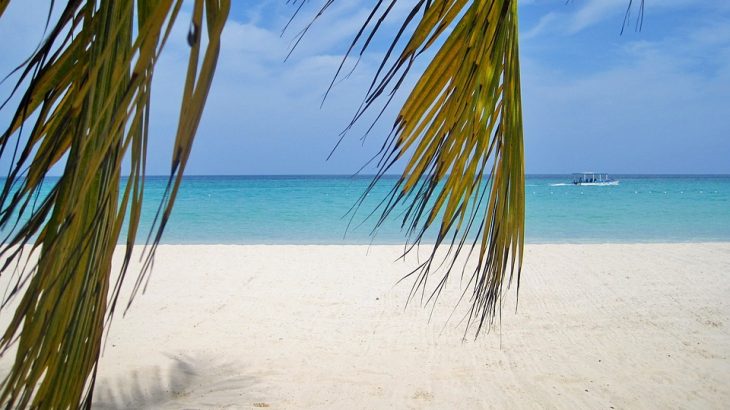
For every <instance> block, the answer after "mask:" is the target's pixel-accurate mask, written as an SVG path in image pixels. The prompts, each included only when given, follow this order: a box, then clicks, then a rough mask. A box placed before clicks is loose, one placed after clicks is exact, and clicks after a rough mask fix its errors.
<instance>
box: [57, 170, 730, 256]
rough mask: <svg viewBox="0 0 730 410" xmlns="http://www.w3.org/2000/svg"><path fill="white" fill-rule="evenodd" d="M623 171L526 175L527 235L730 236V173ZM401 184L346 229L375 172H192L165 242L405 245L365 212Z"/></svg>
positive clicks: (159, 184)
mask: <svg viewBox="0 0 730 410" xmlns="http://www.w3.org/2000/svg"><path fill="white" fill-rule="evenodd" d="M615 177H616V178H617V179H619V180H620V181H621V182H620V185H618V186H584V187H580V186H573V185H572V184H570V183H569V182H570V180H571V178H570V176H556V175H549V176H537V175H536V176H528V178H527V181H526V187H525V194H526V240H527V242H531V243H546V242H547V243H561V242H581V243H586V242H587V243H595V242H701V241H728V240H730V176H636V175H623V176H621V175H619V176H615ZM394 181H395V179H393V178H386V179H385V180H383V181H382V182H381V183H380V184H379V185H377V186H376V188H375V189H374V190H373V191H372V192H371V193H370V194H369V197H368V198H367V200H366V202H365V204H364V205H363V207H361V209H360V211H359V212H358V213H357V214H356V215H355V218H354V219H353V223H352V224H351V225H350V228H349V229H347V226H348V222H350V216H351V214H348V211H349V210H350V208H351V207H352V205H353V204H354V203H355V202H356V201H357V199H358V197H359V196H360V195H361V194H362V193H363V191H364V190H365V188H366V187H367V185H368V183H369V182H370V178H369V177H354V178H353V177H341V176H190V177H186V178H185V180H184V181H183V184H182V186H181V191H180V194H179V196H178V199H177V202H176V205H175V209H174V212H173V215H172V220H171V222H170V223H169V225H168V227H167V229H166V231H165V235H164V236H163V243H172V244H176V243H224V244H234V243H235V244H239V243H241V244H246V243H272V244H302V243H311V244H315V243H316V244H341V243H370V242H371V241H372V242H373V243H401V242H403V241H404V239H405V235H404V233H403V232H402V231H401V230H400V225H399V221H398V220H397V218H391V219H390V220H389V221H387V222H386V223H385V224H384V225H383V226H382V227H381V228H380V229H379V230H378V232H377V235H376V236H374V237H373V236H371V230H372V227H373V226H374V222H375V219H374V218H370V219H367V218H366V217H367V214H368V213H369V212H370V211H371V210H372V209H373V208H374V207H375V206H376V205H377V203H378V202H379V201H380V200H381V199H382V198H383V197H384V196H385V195H386V194H387V192H388V190H389V189H390V187H391V186H392V184H393V183H394ZM49 182H50V183H49V184H47V185H48V187H50V186H51V183H52V182H53V181H49ZM166 182H167V179H166V177H150V178H148V180H147V181H146V192H145V195H146V197H145V198H146V201H147V202H146V204H145V206H144V211H143V218H142V220H143V222H142V224H143V226H142V229H141V230H140V232H144V233H146V232H147V230H148V229H149V224H150V222H151V220H152V218H153V217H154V214H155V211H156V210H157V204H158V201H159V198H161V195H162V193H163V191H164V188H165V184H166ZM145 238H146V235H140V238H138V242H144V239H145ZM429 238H432V236H431V237H429Z"/></svg>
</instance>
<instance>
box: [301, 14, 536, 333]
mask: <svg viewBox="0 0 730 410" xmlns="http://www.w3.org/2000/svg"><path fill="white" fill-rule="evenodd" d="M397 1H398V0H378V1H377V2H376V4H375V5H374V7H373V10H372V12H371V13H370V15H369V16H368V18H367V20H366V22H365V24H364V25H363V27H362V28H361V29H360V31H359V32H358V33H357V35H356V37H355V39H354V41H353V42H352V44H351V45H350V48H349V50H348V52H347V55H346V57H345V59H343V65H344V62H345V60H346V59H347V58H348V57H349V56H350V55H351V54H353V53H355V52H357V48H358V47H359V53H360V55H362V53H363V52H364V51H365V50H366V49H367V48H368V46H369V45H370V44H372V41H373V38H374V36H375V34H376V32H378V30H379V29H380V28H381V26H382V23H383V21H384V20H385V19H386V17H388V15H389V13H390V12H391V11H392V10H393V7H394V5H395V4H396V2H397ZM332 2H333V0H329V1H327V2H326V3H325V5H324V6H323V8H322V11H323V10H324V9H326V8H328V7H330V6H331V4H332ZM320 14H321V11H320ZM517 20H518V19H517V1H516V0H420V1H418V2H416V4H415V6H414V7H413V8H412V9H411V11H410V13H408V14H407V16H406V17H405V19H404V22H403V23H402V26H401V28H400V29H399V30H398V32H397V34H396V35H395V38H394V40H393V41H392V43H391V46H390V47H389V48H388V50H387V52H386V54H385V57H384V59H383V60H382V63H381V65H380V66H379V67H378V70H377V73H376V75H375V78H374V79H373V82H372V84H371V86H370V88H369V89H368V91H367V95H366V97H365V99H364V102H363V104H362V106H361V107H360V109H359V110H358V111H357V112H356V114H355V115H354V119H353V122H352V123H351V124H350V126H348V130H349V129H350V128H351V126H352V125H353V124H354V123H355V122H356V121H358V120H359V119H361V118H362V116H363V115H364V114H365V112H366V111H368V110H370V109H372V108H373V106H374V105H375V104H376V102H377V101H380V100H385V101H384V103H383V104H382V107H381V108H380V110H379V114H378V118H379V117H380V115H382V114H383V112H384V110H385V107H387V106H388V105H389V104H390V103H391V101H392V98H393V95H394V94H395V92H396V91H397V90H398V89H399V88H400V87H401V86H402V84H403V82H404V79H405V78H406V76H407V74H408V73H409V71H410V70H411V69H412V68H413V66H414V63H415V61H416V59H417V58H418V57H419V56H421V55H422V54H423V53H424V52H425V51H426V50H428V49H429V48H431V47H432V46H434V45H435V44H439V43H441V44H440V47H439V49H438V51H437V52H436V53H435V56H434V57H433V59H432V60H431V61H430V63H429V64H428V67H427V68H426V70H425V71H424V72H423V74H422V75H421V77H420V79H419V80H418V81H417V83H416V85H415V87H414V88H413V90H412V91H411V93H410V95H409V96H408V98H407V100H406V102H405V103H404V105H403V107H402V108H401V109H400V112H399V114H398V116H397V119H396V120H395V122H394V124H393V128H392V131H391V133H390V135H388V137H387V138H386V141H385V143H384V144H383V146H382V148H381V150H380V152H379V153H378V156H377V157H376V158H377V160H378V173H377V175H376V177H375V178H374V180H373V181H372V183H371V185H370V187H369V188H368V191H370V189H372V187H373V186H375V184H376V183H378V181H379V180H380V179H381V178H382V176H383V175H385V174H386V173H387V172H388V171H389V170H391V168H392V167H393V166H394V165H395V164H396V162H398V161H405V169H404V171H403V173H402V175H401V176H400V178H399V179H398V180H397V182H396V184H395V186H394V187H393V189H392V190H391V191H390V194H389V195H388V197H387V198H385V200H384V201H383V202H382V203H381V207H382V208H381V214H380V217H379V219H378V222H377V225H378V226H379V225H380V224H382V223H383V222H384V221H385V220H386V219H387V218H389V217H390V216H391V215H392V214H394V211H395V210H396V209H398V210H400V209H401V208H403V207H404V208H405V211H404V213H403V216H402V227H403V228H404V229H405V230H406V231H407V233H408V235H409V238H411V239H412V243H411V244H410V246H409V247H408V248H407V250H406V253H408V252H410V251H411V250H413V249H414V247H415V246H416V245H417V244H419V243H421V242H422V241H423V240H424V239H425V238H426V237H427V233H428V232H430V230H433V229H435V230H437V232H436V235H435V237H436V238H435V245H434V246H433V248H432V250H431V251H430V254H429V255H430V256H429V258H428V259H427V260H425V261H424V262H423V263H421V264H420V265H419V266H418V268H417V269H416V270H414V271H413V272H411V273H410V274H409V275H408V276H409V277H411V276H412V277H413V278H414V283H413V287H412V290H411V295H410V297H409V299H410V298H412V297H414V296H416V295H417V294H418V293H420V296H421V300H422V301H425V302H426V303H428V302H431V301H434V300H435V299H436V298H438V295H439V294H440V292H441V290H442V289H443V286H444V285H445V284H446V282H447V280H448V278H449V277H450V276H451V274H452V271H453V270H454V266H455V264H456V263H457V258H458V257H459V255H460V254H462V253H463V252H465V251H466V252H467V253H468V254H469V255H471V254H472V253H473V252H475V251H476V254H477V256H478V262H477V265H476V267H475V268H473V270H471V275H470V277H469V280H468V284H469V286H468V287H467V289H469V288H470V289H471V293H470V294H465V295H464V296H465V297H466V296H468V298H469V299H470V301H471V308H470V310H469V313H468V315H467V318H466V319H467V323H468V324H467V329H469V326H470V325H471V324H476V326H477V327H476V332H475V333H476V334H478V333H479V332H480V330H482V328H483V326H484V325H489V324H490V323H491V321H492V319H493V318H494V315H495V312H496V311H497V309H498V308H499V301H500V300H501V295H502V292H503V287H504V286H505V285H506V284H509V283H510V282H511V281H512V278H513V276H515V275H516V277H517V284H518V292H519V276H520V268H521V261H522V254H523V243H524V212H525V211H524V209H525V195H524V155H523V136H522V132H523V131H522V108H521V96H520V68H519V50H518V21H517ZM307 28H308V26H307ZM304 32H306V28H305V30H304V31H303V32H302V35H303V33H304ZM406 38H407V40H406ZM343 65H341V66H340V68H339V69H338V71H337V74H336V75H335V78H334V79H333V81H332V84H334V83H335V81H336V80H337V77H338V76H339V75H340V73H341V70H342V68H343ZM376 121H377V120H376ZM371 129H372V127H371ZM369 131H370V130H368V132H369ZM366 195H367V192H366V193H364V194H363V196H362V197H361V199H360V204H361V203H362V201H363V200H364V198H365V196H366ZM439 251H444V252H445V253H444V254H441V253H439ZM444 255H445V256H444ZM439 261H440V262H439ZM441 264H445V265H444V266H446V268H445V269H444V270H445V273H444V276H443V277H442V278H441V279H440V280H439V281H438V282H437V284H436V286H434V287H433V289H429V290H428V292H429V293H428V294H426V292H427V282H428V278H429V275H430V273H432V272H433V271H435V270H437V268H438V266H440V265H441ZM465 266H466V265H465ZM463 275H464V271H462V276H463ZM465 292H466V291H465Z"/></svg>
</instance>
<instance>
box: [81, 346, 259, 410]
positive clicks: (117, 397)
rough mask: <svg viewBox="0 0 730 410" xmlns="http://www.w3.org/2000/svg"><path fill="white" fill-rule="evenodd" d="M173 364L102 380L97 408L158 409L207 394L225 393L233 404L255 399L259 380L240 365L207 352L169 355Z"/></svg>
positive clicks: (97, 391)
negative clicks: (205, 354)
mask: <svg viewBox="0 0 730 410" xmlns="http://www.w3.org/2000/svg"><path fill="white" fill-rule="evenodd" d="M168 357H169V358H170V359H171V361H172V364H171V365H170V366H169V368H168V369H167V371H165V372H163V369H162V368H161V367H160V366H154V367H149V368H143V369H137V370H134V371H132V372H131V374H130V375H129V376H128V377H124V378H117V379H110V380H100V381H99V383H98V384H97V386H96V389H95V393H94V405H93V408H94V409H98V410H117V409H157V408H178V407H180V406H191V405H192V406H195V405H203V404H204V401H205V397H206V396H207V395H211V394H216V395H220V394H223V395H226V396H229V397H230V398H231V404H232V405H233V404H241V403H246V402H252V400H253V398H252V397H248V396H251V395H253V394H254V393H253V389H254V388H255V386H256V385H257V384H258V381H257V379H256V378H255V377H254V376H251V375H246V374H244V370H243V369H242V368H241V366H237V365H235V364H233V363H221V362H220V361H216V360H214V359H213V360H211V359H210V358H209V357H204V356H195V357H193V356H187V355H175V356H173V355H168Z"/></svg>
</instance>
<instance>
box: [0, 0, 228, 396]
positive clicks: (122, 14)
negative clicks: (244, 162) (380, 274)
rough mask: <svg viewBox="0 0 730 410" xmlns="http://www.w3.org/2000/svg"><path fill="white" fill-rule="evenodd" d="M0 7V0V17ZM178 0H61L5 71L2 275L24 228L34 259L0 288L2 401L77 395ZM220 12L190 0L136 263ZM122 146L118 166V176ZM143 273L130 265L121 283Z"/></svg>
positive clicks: (180, 157)
mask: <svg viewBox="0 0 730 410" xmlns="http://www.w3.org/2000/svg"><path fill="white" fill-rule="evenodd" d="M7 4H8V2H7V1H0V14H1V13H2V11H4V9H5V7H6V6H7ZM181 5H182V1H181V0H178V1H172V0H155V1H133V0H120V1H113V2H112V1H104V2H97V1H81V0H71V1H68V2H67V4H66V5H65V6H64V8H63V10H62V12H61V15H60V17H59V18H58V20H57V21H56V22H55V23H54V25H52V26H51V27H50V30H49V34H48V37H47V38H46V39H45V40H44V42H43V43H42V44H41V45H40V47H39V48H38V49H37V50H36V51H35V52H34V54H33V55H32V56H31V57H30V59H29V60H28V61H26V62H25V63H24V64H23V65H22V66H21V67H20V68H19V77H20V78H19V80H18V83H17V84H18V85H17V86H16V88H15V91H16V92H18V91H19V90H21V89H22V90H24V92H23V93H22V95H19V97H20V102H19V104H18V107H17V109H16V110H15V114H14V116H13V118H12V120H11V122H10V125H9V126H8V127H7V129H6V130H5V131H4V132H3V133H2V135H0V155H13V164H12V168H11V170H10V172H9V174H8V178H7V179H6V181H5V184H4V186H3V187H2V191H1V192H0V204H2V207H1V208H0V227H3V228H5V229H10V230H11V233H10V235H9V236H8V237H7V238H6V239H5V240H4V242H3V247H2V249H0V255H2V257H3V258H4V260H5V262H4V265H3V273H4V274H7V273H8V272H9V267H10V266H11V265H12V264H13V263H16V264H20V263H22V259H23V258H24V256H23V249H24V247H23V246H24V245H26V244H28V243H29V242H30V241H31V240H33V238H34V237H35V236H36V235H37V237H36V239H35V243H34V244H33V246H32V248H33V249H35V250H36V252H37V253H38V259H37V264H36V265H35V266H34V267H32V268H29V269H28V268H26V269H20V270H19V275H20V276H19V277H18V278H17V283H18V284H19V285H18V286H16V287H15V288H13V289H11V292H10V295H9V297H8V299H10V298H13V297H16V296H20V300H19V306H18V308H17V309H16V311H15V313H14V316H13V318H12V321H11V322H10V324H9V325H8V328H7V329H6V331H5V332H4V334H3V335H2V338H1V339H0V348H1V349H2V350H3V352H6V351H7V350H8V349H9V348H10V346H11V345H12V344H13V343H15V344H16V345H17V353H16V356H15V362H14V364H13V367H12V369H11V371H10V373H9V374H8V375H7V377H6V379H5V380H4V381H3V384H2V391H1V392H0V402H2V403H3V404H4V405H5V406H6V407H8V408H15V407H29V406H32V407H36V408H69V407H79V406H83V407H89V406H90V404H91V392H92V391H93V386H94V379H95V374H96V366H97V362H98V359H99V353H100V349H101V342H102V335H103V332H104V329H105V324H106V323H108V321H109V320H111V317H112V315H113V313H114V310H115V307H116V303H117V298H118V296H119V289H120V286H121V283H122V281H123V280H124V278H125V273H126V268H127V266H128V262H129V259H130V257H131V251H132V246H133V244H134V241H135V238H136V236H137V226H138V223H139V218H140V211H141V204H142V199H143V195H142V192H143V188H144V174H145V152H146V149H147V141H148V122H149V103H150V86H151V82H152V76H153V72H154V66H155V63H156V61H157V59H158V57H159V54H160V52H161V50H162V48H163V46H164V45H165V42H166V40H167V38H168V36H169V34H170V30H171V28H172V25H173V23H174V22H175V20H176V18H177V17H178V13H179V10H180V7H181ZM228 9H229V2H228V1H225V0H218V1H213V0H198V1H195V3H194V6H193V13H192V21H191V25H190V27H191V31H190V34H189V37H188V41H189V43H190V46H191V50H190V60H189V64H188V74H187V79H186V82H185V88H184V93H183V99H182V103H181V111H180V121H179V125H178V130H177V135H176V139H175V149H174V154H173V159H172V164H171V173H170V179H169V182H168V188H167V191H166V194H165V199H164V200H163V203H161V204H160V212H159V219H158V220H157V223H156V227H155V228H154V229H155V230H156V233H155V236H154V238H153V241H152V247H151V248H150V250H149V251H148V252H147V254H146V258H147V263H146V264H145V266H146V267H149V263H150V261H151V258H152V255H153V254H154V250H155V246H156V244H157V242H158V241H159V239H160V235H161V232H162V229H163V228H164V226H165V224H166V222H167V220H168V218H169V216H170V212H171V210H172V204H173V202H174V200H175V196H176V193H177V190H178V187H179V184H180V181H181V177H182V173H183V171H184V169H185V165H186V163H187V158H188V155H189V153H190V147H191V145H192V139H193V137H194V135H195V130H196V129H197V126H198V122H199V120H200V116H201V113H202V109H203V105H204V103H205V99H206V97H207V94H208V90H209V88H210V84H211V80H212V77H213V72H214V69H215V64H216V61H217V58H218V52H219V47H220V35H221V31H222V29H223V24H224V22H225V20H226V17H227V14H228ZM204 17H205V20H204ZM204 27H205V28H207V35H208V43H207V46H205V48H203V46H202V45H201V30H202V29H203V28H204ZM201 49H204V55H203V57H202V61H199V60H200V52H201ZM6 102H7V101H6ZM3 106H5V104H3ZM26 133H27V134H26ZM125 156H127V157H128V158H129V159H130V165H129V169H128V170H127V171H128V172H129V179H128V182H127V183H126V185H123V184H122V183H121V175H122V168H123V165H122V160H123V158H125ZM63 157H66V163H65V165H64V169H63V174H62V176H61V177H60V179H59V180H58V182H56V183H55V184H54V186H53V188H52V189H51V191H50V194H49V195H48V196H47V197H46V198H45V199H43V200H42V202H41V203H40V204H36V203H34V201H35V198H36V197H37V194H38V193H39V190H40V187H41V184H43V183H44V180H45V177H46V175H47V174H48V171H49V170H50V169H51V167H53V166H54V165H55V164H57V163H58V162H59V161H60V160H61V158H63ZM120 194H121V195H120ZM127 215H128V216H129V224H128V228H127V232H126V245H127V250H126V253H125V256H124V264H123V267H122V271H121V273H120V275H119V276H118V277H117V279H115V280H114V279H113V277H112V275H111V258H112V254H113V252H114V248H115V245H116V243H117V239H118V238H119V236H120V234H121V230H122V223H123V221H124V219H125V217H126V216H127ZM146 272H147V269H145V270H143V271H142V273H141V274H140V275H139V276H138V278H137V286H135V291H136V289H138V288H139V284H140V283H141V280H142V279H143V277H144V275H145V273H146ZM20 293H22V296H21V295H20ZM4 303H7V300H5V301H4Z"/></svg>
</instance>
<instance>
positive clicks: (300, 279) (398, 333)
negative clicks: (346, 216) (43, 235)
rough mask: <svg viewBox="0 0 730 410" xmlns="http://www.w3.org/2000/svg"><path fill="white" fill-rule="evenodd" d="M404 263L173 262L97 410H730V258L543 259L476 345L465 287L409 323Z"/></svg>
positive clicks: (124, 329)
mask: <svg viewBox="0 0 730 410" xmlns="http://www.w3.org/2000/svg"><path fill="white" fill-rule="evenodd" d="M401 250H402V248H401V247H398V246H373V247H369V248H368V247H367V246H232V245H225V246H224V245H215V246H182V245H174V246H161V247H160V248H159V252H158V255H157V259H156V263H155V268H154V271H153V276H152V278H151V282H150V284H149V287H148V289H147V292H146V293H145V294H144V295H141V296H139V297H138V298H137V299H136V300H135V303H134V305H133V306H132V308H131V310H130V311H129V312H128V313H127V315H126V316H125V317H122V316H121V314H120V315H118V316H117V318H116V320H115V322H114V324H113V326H112V329H111V332H110V335H109V338H108V341H107V343H106V348H105V352H104V355H103V358H102V360H101V367H100V371H99V375H98V382H97V388H96V393H95V405H96V407H97V408H99V409H112V408H120V409H121V408H166V409H180V408H225V409H228V408H231V409H237V408H261V407H270V408H291V409H301V408H341V409H345V408H348V409H349V408H369V409H378V408H444V409H447V408H485V407H486V408H538V407H540V408H542V407H546V408H605V409H610V408H678V407H682V408H723V407H726V406H727V404H728V403H730V297H728V295H730V243H706V244H606V245H528V246H527V248H526V255H525V267H524V272H523V278H522V279H523V280H522V287H521V290H520V302H519V307H518V310H517V313H515V311H514V300H515V298H514V296H515V295H514V288H513V289H512V290H511V291H510V292H509V297H508V298H507V299H506V301H505V305H504V306H505V307H504V309H503V312H502V316H501V324H499V325H498V326H496V327H495V328H494V329H492V331H491V332H490V333H484V334H482V335H481V336H480V337H479V338H478V339H476V340H474V339H473V337H468V338H467V339H466V340H462V336H463V332H464V327H463V324H462V323H460V319H461V317H462V316H461V315H460V314H459V313H457V314H455V315H454V316H453V317H452V319H451V320H450V321H447V318H448V316H449V314H450V313H451V312H452V307H453V305H454V302H455V300H456V299H457V297H458V296H459V294H460V293H459V289H460V286H459V283H458V277H457V276H455V277H454V279H455V280H454V281H452V282H450V283H449V285H448V288H447V292H446V293H445V294H444V295H443V297H442V298H441V299H440V300H439V303H438V305H437V307H436V309H435V311H434V314H433V317H432V319H431V321H430V322H429V320H428V319H429V314H430V312H431V310H430V307H429V308H422V307H421V306H420V304H419V303H418V301H416V302H415V303H412V304H411V305H409V306H408V307H407V308H406V309H404V304H405V302H406V296H407V294H408V291H409V289H410V285H411V282H409V281H405V282H403V283H401V284H399V285H395V283H396V281H397V280H398V279H399V278H400V277H401V276H402V275H403V274H404V273H406V272H407V271H408V268H409V267H411V266H413V265H414V264H415V262H416V260H415V258H413V257H411V258H408V259H407V260H406V261H405V262H401V261H399V262H393V261H394V259H396V257H397V256H398V255H399V252H400V251H401ZM130 282H131V281H130ZM457 312H463V310H457ZM6 313H7V312H6ZM7 359H8V358H7V357H6V358H4V359H3V361H2V367H1V368H0V370H2V371H3V373H4V372H6V371H7V367H8V365H9V364H8V363H7Z"/></svg>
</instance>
